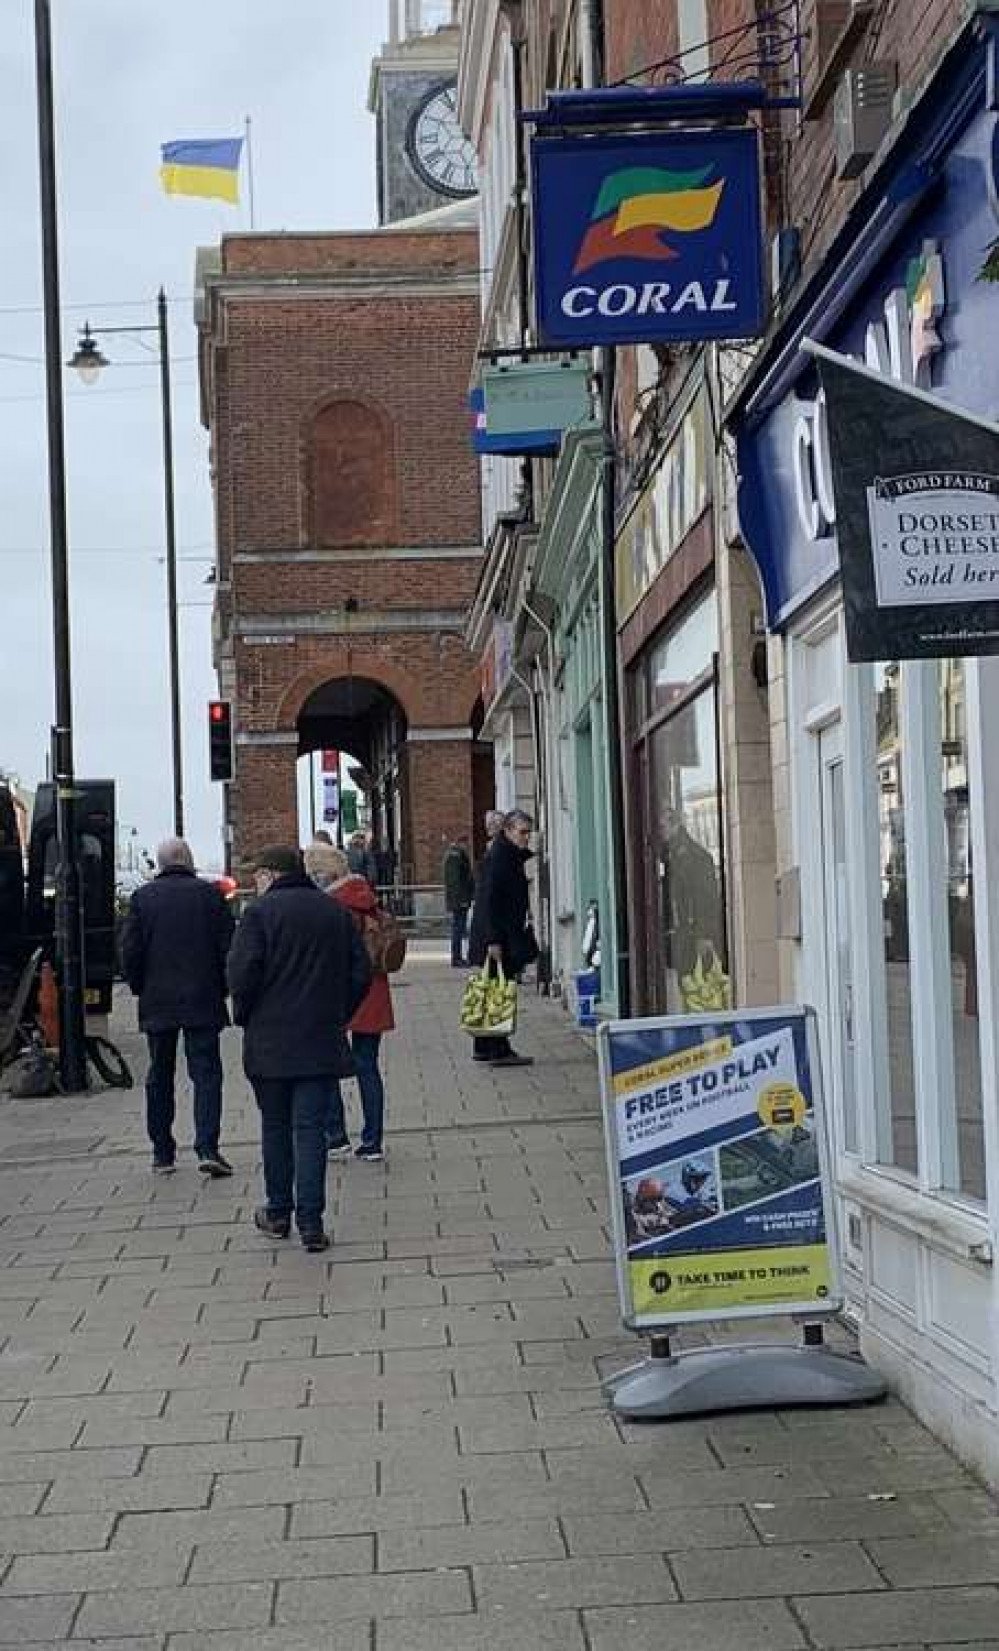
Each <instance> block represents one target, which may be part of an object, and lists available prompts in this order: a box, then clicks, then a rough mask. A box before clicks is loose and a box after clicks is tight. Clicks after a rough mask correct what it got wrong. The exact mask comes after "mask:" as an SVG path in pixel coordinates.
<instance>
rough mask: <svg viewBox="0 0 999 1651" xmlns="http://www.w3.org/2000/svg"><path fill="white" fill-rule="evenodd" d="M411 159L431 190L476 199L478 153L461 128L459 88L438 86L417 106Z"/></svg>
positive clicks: (411, 129) (410, 142)
mask: <svg viewBox="0 0 999 1651" xmlns="http://www.w3.org/2000/svg"><path fill="white" fill-rule="evenodd" d="M406 147H407V149H408V151H409V158H410V160H411V161H412V163H413V166H414V167H415V168H416V171H417V172H418V173H419V175H420V177H421V178H422V179H423V181H424V183H426V184H429V186H430V188H431V189H436V190H438V191H439V192H440V193H441V194H443V195H453V196H455V197H456V198H457V197H459V196H462V195H474V194H475V190H476V187H477V186H476V176H475V150H474V149H473V148H472V145H471V144H470V143H469V141H468V139H467V138H466V136H465V134H464V132H463V131H462V130H461V127H460V126H459V124H458V86H457V82H456V81H453V80H452V81H449V82H448V83H447V84H445V85H443V86H438V87H436V88H435V90H434V91H432V92H431V93H430V94H429V95H428V96H427V97H425V98H424V100H423V102H422V103H421V104H419V105H418V107H417V109H416V111H415V113H414V115H413V118H412V120H411V121H410V125H409V133H408V135H407V139H406Z"/></svg>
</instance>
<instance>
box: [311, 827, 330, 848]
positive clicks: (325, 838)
mask: <svg viewBox="0 0 999 1651" xmlns="http://www.w3.org/2000/svg"><path fill="white" fill-rule="evenodd" d="M312 841H313V843H314V844H315V843H326V844H327V845H328V847H329V848H332V847H333V838H332V836H331V835H330V833H329V832H328V831H326V830H324V829H321V830H319V831H314V832H313V833H312Z"/></svg>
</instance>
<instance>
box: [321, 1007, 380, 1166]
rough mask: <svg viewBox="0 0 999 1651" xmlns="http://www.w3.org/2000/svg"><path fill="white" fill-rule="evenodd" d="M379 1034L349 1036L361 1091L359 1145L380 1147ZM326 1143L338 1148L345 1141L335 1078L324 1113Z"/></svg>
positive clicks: (345, 1135)
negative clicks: (362, 1123)
mask: <svg viewBox="0 0 999 1651" xmlns="http://www.w3.org/2000/svg"><path fill="white" fill-rule="evenodd" d="M381 1043H382V1035H381V1033H380V1032H351V1033H350V1046H351V1048H352V1049H353V1051H354V1061H355V1063H356V1065H357V1087H358V1089H359V1090H360V1091H361V1113H362V1116H363V1118H364V1126H363V1129H362V1131H361V1145H362V1146H366V1147H378V1148H380V1147H381V1144H382V1131H383V1129H384V1125H385V1085H384V1084H383V1083H382V1075H381V1072H380V1071H379V1070H378V1051H379V1049H380V1048H381ZM326 1139H327V1141H328V1143H329V1145H330V1146H339V1145H340V1144H341V1143H342V1142H343V1141H345V1140H346V1139H347V1121H346V1119H345V1117H344V1112H343V1091H342V1090H341V1088H340V1083H339V1080H338V1079H336V1078H334V1080H333V1088H332V1091H331V1093H330V1096H329V1103H328V1109H327V1113H326Z"/></svg>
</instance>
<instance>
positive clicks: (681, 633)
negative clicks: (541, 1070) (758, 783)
mask: <svg viewBox="0 0 999 1651" xmlns="http://www.w3.org/2000/svg"><path fill="white" fill-rule="evenodd" d="M708 430H709V415H708V400H707V392H706V389H705V386H704V384H703V382H702V381H701V379H700V377H699V376H698V378H697V380H696V382H695V384H694V386H693V388H692V390H691V391H690V392H689V393H688V394H687V396H686V397H681V398H680V401H679V412H678V416H677V417H676V419H675V420H674V427H673V430H672V432H671V434H670V435H669V436H668V437H667V439H666V441H665V442H664V444H663V448H662V451H661V454H660V456H659V459H658V462H657V465H656V469H655V472H654V475H653V477H652V479H651V480H650V481H649V483H648V485H647V486H646V488H645V489H644V491H643V492H642V494H641V495H640V497H639V498H638V499H637V500H636V502H635V504H634V506H633V508H632V509H631V511H630V512H629V513H628V516H627V518H626V519H625V521H624V523H623V525H622V529H621V532H620V534H619V537H618V542H617V547H616V579H617V614H618V624H619V635H620V647H621V659H622V665H623V668H624V673H625V679H624V680H625V691H624V702H625V740H626V744H627V753H628V761H629V766H630V783H629V786H628V792H629V796H630V798H631V810H632V812H631V815H630V818H629V822H628V843H629V858H630V867H629V871H630V876H629V888H630V891H631V933H632V935H633V942H634V943H633V956H634V962H635V971H634V992H635V1010H636V1012H637V1013H639V1014H678V1013H683V1012H684V1011H687V1010H689V1011H690V1012H694V1011H699V1010H702V1009H706V1008H710V1007H715V1008H719V1009H722V1008H727V1007H728V1006H729V1001H730V986H729V971H728V961H727V957H728V947H727V923H726V900H725V851H724V842H725V837H724V818H723V807H722V771H721V770H722V764H721V752H720V749H719V678H718V646H719V627H718V601H717V595H716V592H715V587H714V525H713V520H712V512H711V505H710V497H711V487H710V481H711V460H710V452H711V444H710V442H709V439H708Z"/></svg>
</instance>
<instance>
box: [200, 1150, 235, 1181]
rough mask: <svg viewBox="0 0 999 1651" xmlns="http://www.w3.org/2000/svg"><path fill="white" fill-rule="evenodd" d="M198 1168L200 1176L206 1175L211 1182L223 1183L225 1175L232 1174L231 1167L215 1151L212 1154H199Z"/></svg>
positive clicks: (219, 1153)
mask: <svg viewBox="0 0 999 1651" xmlns="http://www.w3.org/2000/svg"><path fill="white" fill-rule="evenodd" d="M198 1168H199V1170H200V1171H201V1173H202V1175H207V1176H208V1178H209V1180H211V1181H224V1180H225V1178H226V1176H227V1175H231V1174H232V1165H231V1164H230V1163H228V1162H227V1161H226V1159H225V1158H223V1156H222V1154H221V1152H219V1151H218V1150H217V1149H216V1151H214V1152H202V1153H199V1155H198Z"/></svg>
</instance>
